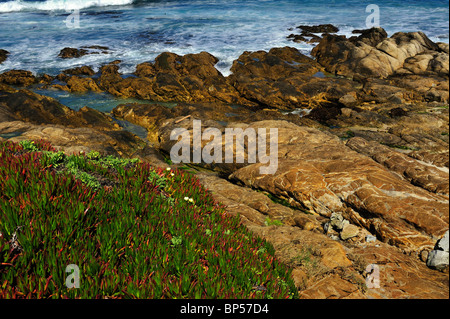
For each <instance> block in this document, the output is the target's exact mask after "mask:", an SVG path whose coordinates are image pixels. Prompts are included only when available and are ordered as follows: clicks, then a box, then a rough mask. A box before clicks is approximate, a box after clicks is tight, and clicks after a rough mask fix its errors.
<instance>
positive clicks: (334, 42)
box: [311, 32, 448, 78]
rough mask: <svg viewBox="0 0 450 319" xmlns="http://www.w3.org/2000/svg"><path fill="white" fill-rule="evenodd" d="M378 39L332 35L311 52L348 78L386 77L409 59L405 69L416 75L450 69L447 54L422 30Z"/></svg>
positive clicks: (327, 67)
mask: <svg viewBox="0 0 450 319" xmlns="http://www.w3.org/2000/svg"><path fill="white" fill-rule="evenodd" d="M377 42H378V41H377ZM377 42H371V41H362V39H352V41H350V40H349V39H347V38H346V37H345V36H337V35H330V34H329V35H326V36H325V37H324V38H323V39H322V41H321V42H320V43H319V44H318V45H317V46H316V47H315V48H314V49H313V50H312V52H311V54H312V55H313V56H314V57H316V59H317V61H318V62H319V63H320V64H321V65H323V66H324V67H325V68H326V69H327V71H329V72H332V73H334V74H338V75H344V76H348V77H353V76H363V77H377V78H386V77H388V76H390V75H393V74H394V73H395V72H396V71H397V70H399V69H401V68H402V67H403V66H404V64H405V61H406V60H407V59H408V61H406V62H407V63H406V65H405V68H406V69H407V70H409V71H410V72H411V73H414V74H421V73H424V72H425V71H429V72H431V73H434V74H441V75H444V74H445V70H448V53H445V52H442V50H441V49H440V47H439V46H438V45H437V44H435V43H434V42H432V41H431V40H430V39H428V37H427V36H426V35H425V34H424V33H422V32H410V33H403V32H398V33H395V34H394V35H392V36H391V37H390V38H386V39H384V40H383V41H381V42H379V43H377ZM428 52H429V53H428ZM419 55H420V56H419ZM431 61H433V62H431ZM447 72H448V71H447Z"/></svg>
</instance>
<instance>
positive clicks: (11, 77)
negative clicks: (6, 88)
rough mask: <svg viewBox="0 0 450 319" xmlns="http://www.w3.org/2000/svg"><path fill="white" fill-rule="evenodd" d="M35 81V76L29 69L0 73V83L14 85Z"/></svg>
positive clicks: (28, 83)
mask: <svg viewBox="0 0 450 319" xmlns="http://www.w3.org/2000/svg"><path fill="white" fill-rule="evenodd" d="M35 82H36V77H35V76H34V75H33V73H31V72H30V71H25V70H10V71H6V72H4V73H2V74H0V83H4V84H8V85H16V86H25V87H26V86H29V85H31V84H34V83H35Z"/></svg>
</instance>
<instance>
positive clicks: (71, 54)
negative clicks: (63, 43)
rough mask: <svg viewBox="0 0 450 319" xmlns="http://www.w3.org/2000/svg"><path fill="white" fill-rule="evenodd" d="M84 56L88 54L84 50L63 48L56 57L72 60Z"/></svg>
mask: <svg viewBox="0 0 450 319" xmlns="http://www.w3.org/2000/svg"><path fill="white" fill-rule="evenodd" d="M86 54H88V50H85V49H76V48H64V49H62V50H61V51H60V52H59V54H58V57H60V58H62V59H73V58H80V57H82V56H84V55H86Z"/></svg>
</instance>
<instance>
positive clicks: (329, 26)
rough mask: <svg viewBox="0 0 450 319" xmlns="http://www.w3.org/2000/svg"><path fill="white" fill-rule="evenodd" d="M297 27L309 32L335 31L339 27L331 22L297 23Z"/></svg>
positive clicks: (337, 30)
mask: <svg viewBox="0 0 450 319" xmlns="http://www.w3.org/2000/svg"><path fill="white" fill-rule="evenodd" d="M297 29H300V30H302V31H305V32H310V33H336V32H339V28H338V27H335V26H334V25H332V24H319V25H313V26H308V25H299V26H298V27H297Z"/></svg>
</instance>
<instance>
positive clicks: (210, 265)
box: [0, 141, 297, 298]
mask: <svg viewBox="0 0 450 319" xmlns="http://www.w3.org/2000/svg"><path fill="white" fill-rule="evenodd" d="M0 181H1V184H0V298H292V297H297V290H296V288H295V285H294V283H293V280H292V278H291V276H290V272H291V270H290V269H289V268H287V267H286V266H285V265H283V264H281V263H280V262H279V261H278V260H277V259H276V258H275V256H274V249H273V247H272V246H271V245H270V244H269V243H268V242H266V241H265V240H263V239H261V238H259V237H255V236H254V235H253V234H252V233H251V232H250V231H248V230H247V228H246V227H245V226H243V225H242V224H241V223H240V220H239V217H232V216H229V215H227V214H226V211H225V207H224V206H223V205H222V204H220V203H217V202H216V201H215V200H214V199H213V197H212V196H211V194H210V193H208V192H207V191H206V190H205V189H204V188H203V187H202V185H201V184H200V182H199V181H198V179H196V178H195V177H194V176H193V175H191V174H189V173H187V172H185V171H182V170H180V171H179V170H171V169H170V168H167V169H163V168H154V167H151V166H150V165H149V164H147V163H142V162H139V161H137V160H124V159H117V158H113V157H102V156H100V154H98V153H89V154H79V155H72V156H67V155H65V154H64V153H63V152H57V151H56V150H55V149H53V148H52V147H51V145H50V144H48V143H45V142H42V141H36V142H28V141H27V142H22V143H20V144H16V143H12V142H0ZM72 264H74V265H77V266H78V267H79V270H80V274H79V275H80V278H79V284H80V287H79V288H67V286H66V280H67V278H68V276H69V273H66V272H65V270H66V267H67V266H68V265H72ZM255 287H256V288H255Z"/></svg>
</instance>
